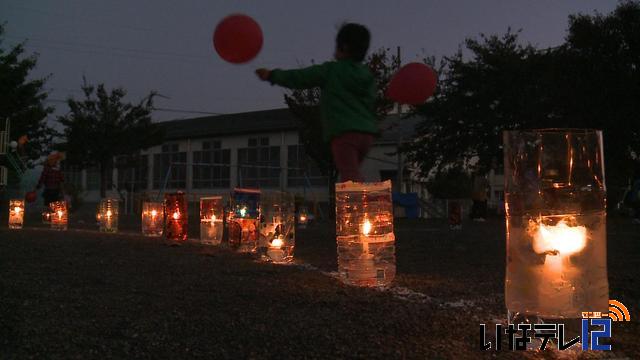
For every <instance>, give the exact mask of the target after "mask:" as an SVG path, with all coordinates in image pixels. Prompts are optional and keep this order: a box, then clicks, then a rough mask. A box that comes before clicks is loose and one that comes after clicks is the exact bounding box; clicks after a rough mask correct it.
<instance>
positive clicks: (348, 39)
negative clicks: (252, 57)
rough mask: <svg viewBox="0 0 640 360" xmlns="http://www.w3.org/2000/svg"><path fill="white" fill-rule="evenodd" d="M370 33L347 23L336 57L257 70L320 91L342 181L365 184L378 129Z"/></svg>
mask: <svg viewBox="0 0 640 360" xmlns="http://www.w3.org/2000/svg"><path fill="white" fill-rule="evenodd" d="M370 39H371V35H370V34H369V30H368V29H367V28H366V27H364V26H362V25H360V24H353V23H348V24H345V25H343V26H342V27H341V28H340V30H339V31H338V35H337V36H336V49H335V54H334V58H335V61H327V62H325V63H322V64H319V65H312V66H309V67H307V68H303V69H296V70H280V69H274V70H268V69H258V70H256V74H257V75H258V77H259V78H260V79H261V80H264V81H269V82H270V83H271V84H275V85H280V86H284V87H287V88H291V89H309V88H314V87H319V88H320V89H321V97H320V109H321V113H322V119H323V138H324V140H325V141H326V142H329V143H330V146H331V153H332V155H333V161H334V163H335V165H336V168H337V169H338V173H339V174H340V180H341V181H349V180H351V181H357V182H362V181H364V178H363V177H362V174H361V173H360V165H361V164H362V161H363V160H364V158H365V156H366V155H367V153H368V152H369V149H370V148H371V145H372V144H373V138H374V135H375V134H377V133H378V128H377V126H376V115H375V111H374V107H375V99H376V83H375V79H374V77H373V74H372V73H371V71H370V70H369V68H368V67H367V66H366V65H364V64H363V63H362V62H363V61H364V58H365V56H366V54H367V50H368V49H369V42H370Z"/></svg>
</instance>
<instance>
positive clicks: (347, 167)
mask: <svg viewBox="0 0 640 360" xmlns="http://www.w3.org/2000/svg"><path fill="white" fill-rule="evenodd" d="M372 144H373V135H369V134H362V133H345V134H342V135H340V136H338V137H336V138H334V139H333V141H332V142H331V153H332V154H333V162H334V163H335V164H336V168H337V169H338V173H339V174H340V181H356V182H362V181H364V177H363V176H362V174H361V173H360V164H361V163H362V161H363V160H364V157H365V156H366V155H367V153H368V152H369V148H371V145H372Z"/></svg>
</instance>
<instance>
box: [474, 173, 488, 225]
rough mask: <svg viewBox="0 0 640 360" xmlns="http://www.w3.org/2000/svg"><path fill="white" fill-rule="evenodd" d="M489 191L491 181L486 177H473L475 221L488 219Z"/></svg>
mask: <svg viewBox="0 0 640 360" xmlns="http://www.w3.org/2000/svg"><path fill="white" fill-rule="evenodd" d="M488 190H489V181H488V180H487V177H486V176H485V175H476V176H474V177H473V186H472V189H471V200H473V205H472V207H471V219H473V220H474V221H485V219H486V217H487V191H488Z"/></svg>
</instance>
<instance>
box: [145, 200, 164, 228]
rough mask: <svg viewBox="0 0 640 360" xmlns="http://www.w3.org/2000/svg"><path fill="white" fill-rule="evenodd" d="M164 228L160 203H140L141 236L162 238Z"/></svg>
mask: <svg viewBox="0 0 640 360" xmlns="http://www.w3.org/2000/svg"><path fill="white" fill-rule="evenodd" d="M163 228H164V209H163V204H162V203H161V202H152V201H145V202H143V203H142V235H144V236H150V237H157V236H162V231H163Z"/></svg>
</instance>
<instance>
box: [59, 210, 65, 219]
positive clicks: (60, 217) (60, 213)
mask: <svg viewBox="0 0 640 360" xmlns="http://www.w3.org/2000/svg"><path fill="white" fill-rule="evenodd" d="M62 215H64V211H62V210H58V219H62Z"/></svg>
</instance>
